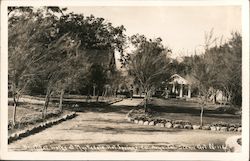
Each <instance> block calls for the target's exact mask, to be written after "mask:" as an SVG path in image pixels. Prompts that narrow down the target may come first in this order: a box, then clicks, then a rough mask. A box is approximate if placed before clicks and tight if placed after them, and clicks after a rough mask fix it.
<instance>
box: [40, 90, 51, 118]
mask: <svg viewBox="0 0 250 161" xmlns="http://www.w3.org/2000/svg"><path fill="white" fill-rule="evenodd" d="M50 94H51V91H50V90H49V89H47V92H46V96H45V103H44V106H43V111H42V118H43V119H45V118H46V114H47V108H48V105H49V101H50Z"/></svg>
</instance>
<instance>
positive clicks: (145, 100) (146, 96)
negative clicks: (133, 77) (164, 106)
mask: <svg viewBox="0 0 250 161" xmlns="http://www.w3.org/2000/svg"><path fill="white" fill-rule="evenodd" d="M147 105H148V91H146V92H145V97H144V112H145V113H146V112H147V111H148V107H147Z"/></svg>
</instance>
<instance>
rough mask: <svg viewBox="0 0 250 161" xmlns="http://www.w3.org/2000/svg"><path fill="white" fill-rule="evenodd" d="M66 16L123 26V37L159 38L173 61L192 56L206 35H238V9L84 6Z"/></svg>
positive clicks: (232, 7) (239, 22) (239, 25)
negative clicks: (124, 35)
mask: <svg viewBox="0 0 250 161" xmlns="http://www.w3.org/2000/svg"><path fill="white" fill-rule="evenodd" d="M67 8H68V12H74V13H82V14H83V15H84V16H89V15H90V14H93V15H94V16H95V17H103V18H104V19H105V20H107V21H108V22H111V23H112V24H113V25H114V26H119V25H124V26H125V28H126V32H125V33H126V35H128V36H131V35H133V34H136V33H139V34H144V35H145V36H146V37H148V38H152V39H154V38H157V37H161V38H162V40H163V44H164V46H166V47H168V48H170V49H172V55H171V56H172V57H174V58H176V57H181V56H186V55H192V54H194V50H198V51H199V50H201V49H200V48H201V45H203V44H204V39H205V38H204V37H205V36H204V35H205V32H209V31H210V30H211V29H213V31H214V36H215V37H221V36H223V38H224V39H227V38H229V37H230V34H231V32H232V31H238V32H241V8H240V7H238V6H103V7H102V6H84V7H67Z"/></svg>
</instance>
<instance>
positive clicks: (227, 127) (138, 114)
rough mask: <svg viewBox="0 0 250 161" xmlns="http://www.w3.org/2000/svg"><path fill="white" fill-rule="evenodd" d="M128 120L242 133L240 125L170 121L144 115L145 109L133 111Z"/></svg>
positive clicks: (172, 126) (165, 125)
mask: <svg viewBox="0 0 250 161" xmlns="http://www.w3.org/2000/svg"><path fill="white" fill-rule="evenodd" d="M126 118H127V120H128V121H129V122H132V123H135V124H139V125H147V126H158V127H162V128H177V129H189V130H191V129H193V130H211V131H223V132H226V131H233V132H241V131H242V127H241V124H240V123H227V122H221V121H218V122H213V123H210V124H204V125H203V126H201V125H199V124H193V123H192V122H190V121H189V120H180V119H179V118H176V119H172V118H171V119H168V118H161V117H155V116H152V114H147V113H144V109H137V110H134V109H133V110H131V111H129V113H128V114H127V117H126Z"/></svg>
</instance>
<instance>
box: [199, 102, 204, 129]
mask: <svg viewBox="0 0 250 161" xmlns="http://www.w3.org/2000/svg"><path fill="white" fill-rule="evenodd" d="M203 112H204V107H203V105H201V114H200V125H201V126H203Z"/></svg>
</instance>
